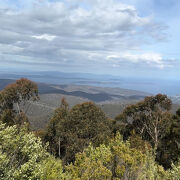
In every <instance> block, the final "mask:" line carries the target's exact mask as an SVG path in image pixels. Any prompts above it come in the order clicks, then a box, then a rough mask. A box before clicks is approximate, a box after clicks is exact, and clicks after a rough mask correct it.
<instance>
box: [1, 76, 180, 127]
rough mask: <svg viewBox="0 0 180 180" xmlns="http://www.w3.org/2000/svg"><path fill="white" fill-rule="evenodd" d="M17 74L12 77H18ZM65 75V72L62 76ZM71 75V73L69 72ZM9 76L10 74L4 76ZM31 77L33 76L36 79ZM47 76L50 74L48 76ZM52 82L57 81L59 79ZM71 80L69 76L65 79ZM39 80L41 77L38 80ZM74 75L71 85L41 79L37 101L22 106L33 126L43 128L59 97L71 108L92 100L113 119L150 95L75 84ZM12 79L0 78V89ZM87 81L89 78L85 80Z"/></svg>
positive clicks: (177, 101)
mask: <svg viewBox="0 0 180 180" xmlns="http://www.w3.org/2000/svg"><path fill="white" fill-rule="evenodd" d="M20 76H21V75H17V76H15V77H20ZM64 76H65V75H64ZM64 76H62V78H61V82H64V83H65V80H66V79H65V77H64ZM69 76H70V75H69ZM5 77H12V75H9V76H5ZM36 78H37V77H33V75H32V79H36ZM49 78H50V77H49ZM51 78H52V81H51V82H56V81H58V79H56V80H55V81H53V77H51ZM68 79H70V77H69V78H68ZM38 80H41V79H38ZM76 80H77V79H76V78H75V77H74V81H72V83H73V82H74V84H61V85H60V83H59V84H48V82H50V80H49V81H48V80H46V78H45V77H44V78H42V81H45V82H46V83H42V82H41V83H38V89H39V94H40V100H39V101H37V102H30V103H28V104H27V105H26V107H25V109H27V108H28V111H27V115H28V117H29V119H30V122H31V125H32V127H33V129H39V128H44V127H45V125H46V124H47V122H48V121H49V119H50V118H51V117H52V114H53V112H54V110H55V109H56V108H57V107H59V106H60V104H61V99H62V98H63V97H65V98H66V100H67V102H68V104H69V105H70V107H73V106H74V105H76V104H79V103H83V102H87V101H93V102H95V103H96V104H98V106H99V107H100V108H101V109H102V110H103V111H104V112H105V113H106V115H107V116H108V117H110V118H114V117H115V116H117V115H118V114H119V113H121V112H122V111H123V109H124V108H125V107H126V106H127V105H129V104H134V103H136V102H138V101H140V100H143V99H144V97H146V96H150V95H152V94H150V93H147V92H142V91H136V90H131V89H123V88H112V87H111V88H110V87H101V85H100V86H99V87H97V86H90V85H77V84H76V83H75V82H76ZM13 82H15V80H13V79H0V90H2V89H3V88H4V87H5V86H6V85H8V84H10V83H13ZM86 83H87V84H89V82H88V81H86ZM171 99H172V100H173V107H172V112H175V111H176V109H177V108H178V107H179V105H178V104H180V98H179V96H172V97H171Z"/></svg>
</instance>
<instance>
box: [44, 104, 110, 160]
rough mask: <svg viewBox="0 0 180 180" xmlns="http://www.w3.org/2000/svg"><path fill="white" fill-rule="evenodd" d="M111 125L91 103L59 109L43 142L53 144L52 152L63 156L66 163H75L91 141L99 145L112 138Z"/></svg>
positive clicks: (48, 127) (51, 145)
mask: <svg viewBox="0 0 180 180" xmlns="http://www.w3.org/2000/svg"><path fill="white" fill-rule="evenodd" d="M110 125H111V122H110V120H109V119H108V118H106V116H105V115H104V113H103V112H102V110H101V109H100V108H98V107H97V106H96V105H95V104H94V103H92V102H86V103H82V104H78V105H75V106H74V107H73V108H72V109H71V110H70V111H69V110H68V108H67V105H66V106H62V105H61V107H60V108H58V109H57V110H56V111H55V113H54V116H53V118H52V119H51V121H50V122H49V124H48V126H47V128H46V134H45V136H44V141H45V142H49V143H50V152H51V153H53V154H55V155H56V156H61V157H62V158H63V160H64V162H65V163H67V162H71V161H73V160H74V156H75V153H77V152H82V151H83V149H84V148H85V147H87V146H88V145H89V143H90V142H92V143H93V145H95V146H98V145H99V144H100V143H103V142H104V141H106V140H107V139H108V138H109V136H110V135H111V130H110Z"/></svg>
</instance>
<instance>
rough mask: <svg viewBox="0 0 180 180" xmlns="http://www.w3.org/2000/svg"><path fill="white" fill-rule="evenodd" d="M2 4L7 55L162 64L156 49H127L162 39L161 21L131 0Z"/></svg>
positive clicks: (1, 40) (1, 42)
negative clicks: (126, 1)
mask: <svg viewBox="0 0 180 180" xmlns="http://www.w3.org/2000/svg"><path fill="white" fill-rule="evenodd" d="M0 2H1V0H0ZM20 2H21V1H19V3H20ZM72 2H73V3H72ZM82 3H84V4H82ZM14 6H15V5H14ZM3 7H5V5H3ZM7 7H8V4H7V6H6V8H4V9H3V8H2V9H0V17H1V18H0V24H1V26H0V52H1V53H0V54H9V55H12V59H13V56H14V55H18V56H22V57H28V58H32V59H36V62H34V63H37V64H43V63H45V62H47V61H49V63H54V64H57V63H58V64H60V63H64V59H66V62H67V64H68V63H69V62H70V63H71V64H72V63H74V64H76V65H77V66H78V65H79V66H82V64H84V66H86V64H87V63H88V61H89V63H91V62H92V61H96V62H97V63H98V62H99V64H100V65H103V64H106V63H107V61H106V58H107V57H108V59H111V60H113V61H114V62H115V63H117V64H118V63H120V62H122V60H123V61H127V62H129V63H145V64H150V65H152V66H153V67H154V66H155V67H157V66H158V67H159V68H164V67H165V65H164V62H163V58H162V56H161V55H159V54H158V53H144V54H135V53H132V52H131V51H132V50H134V49H141V47H142V46H143V45H144V44H147V43H149V42H151V43H152V42H156V41H161V40H162V37H161V34H163V33H162V32H164V29H162V27H164V25H162V24H159V23H156V22H155V20H153V19H152V17H149V16H146V17H141V16H140V15H139V14H138V12H137V10H136V8H135V7H134V6H130V5H127V4H123V3H120V2H118V1H115V0H87V1H85V0H82V1H74V0H68V1H66V2H63V1H62V2H50V1H47V0H38V1H37V0H28V2H27V3H21V6H20V7H21V8H17V9H16V8H12V7H11V8H7ZM22 7H24V8H22ZM160 37H161V38H160ZM163 38H164V36H163ZM6 47H9V48H6ZM124 52H127V53H124ZM119 54H122V55H119ZM113 56H114V57H113ZM8 58H9V56H8Z"/></svg>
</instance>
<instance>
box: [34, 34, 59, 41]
mask: <svg viewBox="0 0 180 180" xmlns="http://www.w3.org/2000/svg"><path fill="white" fill-rule="evenodd" d="M32 37H33V38H36V39H45V40H47V41H52V40H53V39H54V38H56V36H52V35H48V34H42V35H33V36H32Z"/></svg>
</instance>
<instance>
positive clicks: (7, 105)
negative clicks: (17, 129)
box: [0, 78, 39, 125]
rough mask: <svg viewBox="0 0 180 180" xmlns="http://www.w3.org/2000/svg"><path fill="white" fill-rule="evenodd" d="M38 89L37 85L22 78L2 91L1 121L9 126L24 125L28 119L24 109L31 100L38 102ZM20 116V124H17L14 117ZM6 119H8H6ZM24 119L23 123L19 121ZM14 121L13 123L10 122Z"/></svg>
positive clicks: (0, 99)
mask: <svg viewBox="0 0 180 180" xmlns="http://www.w3.org/2000/svg"><path fill="white" fill-rule="evenodd" d="M38 99H39V97H38V87H37V85H36V83H34V82H32V81H30V80H28V79H25V78H21V79H19V80H17V81H16V82H15V83H12V84H9V85H8V86H7V87H5V88H4V89H3V90H2V91H0V119H3V121H4V122H6V121H5V120H6V119H8V120H7V122H6V123H8V124H9V125H12V124H19V123H22V122H23V121H24V120H25V119H26V118H24V116H25V112H23V107H24V105H25V103H26V102H28V101H29V100H33V101H35V100H38ZM17 114H18V117H19V118H18V122H15V118H14V116H16V115H17ZM5 117H6V118H5ZM20 117H23V118H22V121H21V122H20V121H19V120H20V119H21V118H20ZM11 119H13V121H10V120H11Z"/></svg>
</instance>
